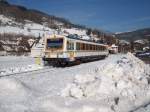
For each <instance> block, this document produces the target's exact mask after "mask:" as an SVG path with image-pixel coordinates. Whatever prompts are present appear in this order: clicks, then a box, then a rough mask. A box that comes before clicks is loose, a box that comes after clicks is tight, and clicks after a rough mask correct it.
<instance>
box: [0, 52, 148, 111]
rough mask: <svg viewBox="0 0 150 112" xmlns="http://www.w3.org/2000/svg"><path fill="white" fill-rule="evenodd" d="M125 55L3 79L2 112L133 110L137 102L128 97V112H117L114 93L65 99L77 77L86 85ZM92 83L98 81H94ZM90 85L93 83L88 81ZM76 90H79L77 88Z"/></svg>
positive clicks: (0, 89) (0, 82) (1, 86)
mask: <svg viewBox="0 0 150 112" xmlns="http://www.w3.org/2000/svg"><path fill="white" fill-rule="evenodd" d="M123 56H124V55H111V56H109V57H107V58H106V60H100V61H96V62H90V63H86V64H81V65H77V66H73V67H66V68H50V69H49V70H46V71H45V72H39V73H38V72H37V73H36V72H35V73H32V72H29V73H28V74H21V75H16V76H10V77H3V78H0V112H10V111H11V112H25V111H27V112H126V110H125V108H130V105H131V108H133V107H132V106H133V105H134V103H135V102H126V98H122V101H123V102H124V101H125V102H124V103H123V102H119V103H123V105H124V107H122V109H124V111H123V110H121V111H119V110H118V111H117V110H115V108H117V107H116V106H115V105H114V97H115V96H113V93H112V96H107V97H105V96H102V97H100V96H93V97H89V98H86V97H84V96H83V98H77V97H76V96H72V97H70V96H68V97H62V93H61V91H62V90H64V89H65V88H66V87H67V85H68V84H72V83H74V82H75V81H76V80H74V78H75V77H76V78H78V80H77V81H78V84H79V85H80V83H79V82H80V78H81V79H82V83H83V81H85V82H86V81H88V80H90V81H91V80H93V77H91V76H90V77H89V75H90V74H93V73H96V72H97V71H98V72H97V73H98V74H99V73H101V72H102V71H103V70H102V69H101V67H102V66H106V65H109V64H110V63H115V62H116V61H118V59H120V58H121V57H123ZM112 60H113V61H112ZM11 61H12V63H14V62H15V61H16V59H15V60H14V61H13V60H11ZM30 61H31V62H30ZM125 61H126V60H125ZM29 62H30V63H32V59H31V60H30V59H29ZM5 65H7V63H6V64H5ZM24 65H25V63H24ZM114 73H115V70H114ZM116 73H117V72H116ZM93 75H94V74H93ZM77 76H78V77H77ZM79 76H82V77H79ZM88 77H89V78H90V79H88ZM85 78H87V79H85ZM97 78H98V77H97ZM96 80H98V79H96ZM107 81H109V80H107ZM91 83H92V84H93V83H95V82H93V81H92V82H91ZM108 83H109V82H108ZM88 84H90V83H89V82H88V83H87V85H88ZM91 86H93V85H91ZM106 88H107V85H106ZM72 89H74V90H75V88H74V87H72ZM76 89H78V88H76ZM90 91H92V93H93V92H94V91H95V90H94V89H93V90H92V88H91V89H90ZM78 92H79V91H78ZM72 95H73V94H72ZM74 95H78V94H74ZM123 99H124V100H123ZM139 99H140V98H139ZM149 101H150V100H149ZM128 103H129V104H128ZM130 103H131V104H130ZM140 103H141V102H139V104H140ZM137 112H139V111H137ZM145 112H148V111H145Z"/></svg>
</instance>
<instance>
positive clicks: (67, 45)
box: [42, 34, 109, 66]
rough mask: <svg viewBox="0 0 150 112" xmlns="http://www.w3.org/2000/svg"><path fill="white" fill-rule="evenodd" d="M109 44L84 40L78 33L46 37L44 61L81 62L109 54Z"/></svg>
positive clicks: (59, 63)
mask: <svg viewBox="0 0 150 112" xmlns="http://www.w3.org/2000/svg"><path fill="white" fill-rule="evenodd" d="M108 54H109V51H108V45H106V44H102V43H98V42H94V41H90V40H84V39H81V38H78V37H77V36H76V35H68V36H65V35H55V34H54V35H49V36H48V37H45V42H44V53H43V58H42V59H43V61H44V62H46V63H48V64H53V65H62V66H65V65H68V64H69V63H73V62H74V63H77V64H80V63H82V62H87V61H92V60H98V59H102V58H105V57H106V56H108Z"/></svg>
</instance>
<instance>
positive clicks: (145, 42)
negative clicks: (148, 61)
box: [134, 39, 149, 51]
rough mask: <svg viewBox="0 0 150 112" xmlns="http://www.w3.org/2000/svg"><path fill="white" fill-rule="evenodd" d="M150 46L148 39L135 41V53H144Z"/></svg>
mask: <svg viewBox="0 0 150 112" xmlns="http://www.w3.org/2000/svg"><path fill="white" fill-rule="evenodd" d="M148 44H149V42H148V40H147V39H141V40H136V41H134V51H143V48H144V47H147V46H148Z"/></svg>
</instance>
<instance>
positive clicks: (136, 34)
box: [116, 28, 150, 41]
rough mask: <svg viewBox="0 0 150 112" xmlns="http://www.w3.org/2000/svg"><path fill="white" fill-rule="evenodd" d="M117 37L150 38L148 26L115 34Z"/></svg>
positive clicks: (131, 39) (125, 38)
mask: <svg viewBox="0 0 150 112" xmlns="http://www.w3.org/2000/svg"><path fill="white" fill-rule="evenodd" d="M116 37H117V38H118V39H123V40H127V41H134V40H138V39H150V28H144V29H139V30H136V31H131V32H124V33H120V34H116Z"/></svg>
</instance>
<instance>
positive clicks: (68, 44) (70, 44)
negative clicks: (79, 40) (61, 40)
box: [67, 41, 74, 50]
mask: <svg viewBox="0 0 150 112" xmlns="http://www.w3.org/2000/svg"><path fill="white" fill-rule="evenodd" d="M67 50H74V43H73V42H69V41H68V42H67Z"/></svg>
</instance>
